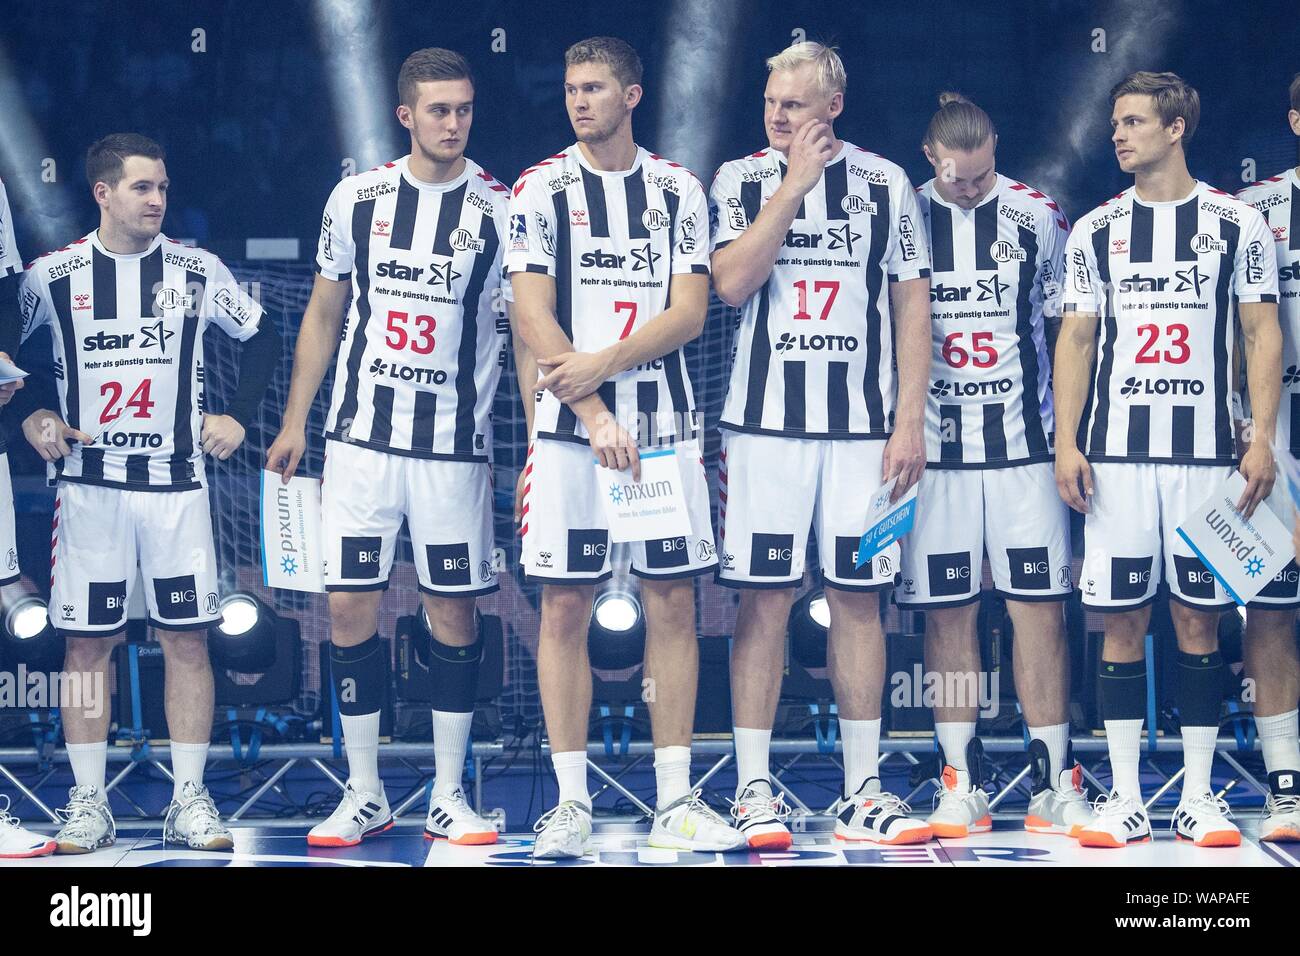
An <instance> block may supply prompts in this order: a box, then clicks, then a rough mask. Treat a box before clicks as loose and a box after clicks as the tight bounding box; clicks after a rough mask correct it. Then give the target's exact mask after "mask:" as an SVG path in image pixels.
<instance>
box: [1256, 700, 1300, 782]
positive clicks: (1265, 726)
mask: <svg viewBox="0 0 1300 956" xmlns="http://www.w3.org/2000/svg"><path fill="white" fill-rule="evenodd" d="M1255 731H1256V733H1258V734H1259V746H1260V748H1261V749H1262V750H1263V751H1264V768H1265V770H1267V771H1268V772H1269V773H1276V772H1277V771H1279V770H1300V720H1297V711H1294V710H1288V711H1287V712H1286V713H1285V714H1274V715H1273V716H1272V717H1256V718H1255Z"/></svg>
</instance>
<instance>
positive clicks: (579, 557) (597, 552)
mask: <svg viewBox="0 0 1300 956" xmlns="http://www.w3.org/2000/svg"><path fill="white" fill-rule="evenodd" d="M608 549H609V532H608V531H605V530H603V529H601V528H573V529H571V530H570V531H569V564H568V569H569V570H570V571H599V570H600V569H601V568H603V567H604V566H605V552H606V551H607V550H608Z"/></svg>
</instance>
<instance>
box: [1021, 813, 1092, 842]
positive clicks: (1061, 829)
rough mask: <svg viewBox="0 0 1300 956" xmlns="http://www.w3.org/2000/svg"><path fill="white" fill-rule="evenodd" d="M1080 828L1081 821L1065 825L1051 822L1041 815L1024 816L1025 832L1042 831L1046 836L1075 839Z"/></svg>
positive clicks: (1081, 827) (1081, 826)
mask: <svg viewBox="0 0 1300 956" xmlns="http://www.w3.org/2000/svg"><path fill="white" fill-rule="evenodd" d="M1082 829H1083V824H1082V823H1076V824H1074V825H1073V826H1070V827H1067V826H1066V825H1065V824H1064V823H1052V822H1050V821H1048V820H1044V819H1043V818H1042V817H1025V832H1026V833H1042V834H1045V835H1048V836H1064V837H1071V838H1072V839H1077V838H1078V836H1079V831H1080V830H1082Z"/></svg>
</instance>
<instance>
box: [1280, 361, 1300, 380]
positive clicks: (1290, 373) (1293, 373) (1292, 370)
mask: <svg viewBox="0 0 1300 956" xmlns="http://www.w3.org/2000/svg"><path fill="white" fill-rule="evenodd" d="M1296 382H1300V368H1296V367H1295V366H1294V365H1288V366H1287V367H1286V372H1285V373H1283V375H1282V384H1283V385H1294V384H1295V383H1296Z"/></svg>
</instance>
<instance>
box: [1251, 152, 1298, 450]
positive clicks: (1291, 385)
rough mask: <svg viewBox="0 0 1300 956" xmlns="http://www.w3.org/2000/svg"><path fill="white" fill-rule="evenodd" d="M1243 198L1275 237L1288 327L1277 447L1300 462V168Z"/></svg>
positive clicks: (1281, 306)
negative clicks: (1297, 173) (1283, 449)
mask: <svg viewBox="0 0 1300 956" xmlns="http://www.w3.org/2000/svg"><path fill="white" fill-rule="evenodd" d="M1237 198H1238V199H1240V200H1241V201H1242V202H1248V203H1250V204H1251V205H1252V206H1254V207H1255V208H1256V209H1258V210H1259V212H1260V215H1262V216H1263V217H1264V220H1265V222H1266V223H1267V224H1268V227H1269V231H1270V232H1272V234H1273V249H1274V252H1275V254H1276V256H1277V286H1278V309H1277V317H1278V321H1279V324H1280V325H1281V326H1282V401H1281V403H1280V404H1279V405H1278V411H1277V443H1278V445H1280V446H1281V447H1283V448H1287V449H1290V451H1291V454H1292V455H1296V456H1298V457H1300V177H1297V176H1296V171H1295V170H1294V169H1288V170H1287V171H1286V172H1285V173H1282V174H1281V175H1278V176H1272V177H1270V178H1268V179H1265V180H1263V181H1261V182H1258V183H1255V184H1253V185H1251V186H1248V187H1246V188H1245V189H1243V190H1242V191H1241V192H1239V193H1237Z"/></svg>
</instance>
